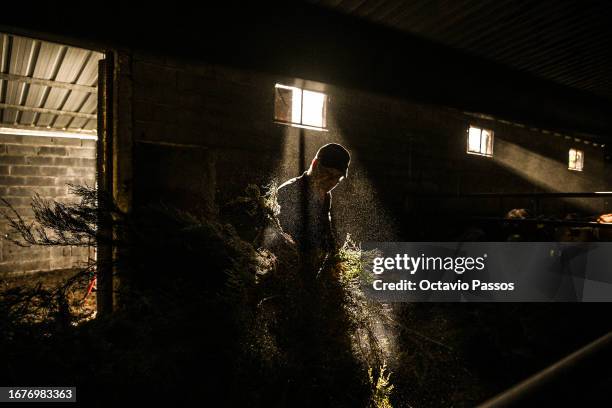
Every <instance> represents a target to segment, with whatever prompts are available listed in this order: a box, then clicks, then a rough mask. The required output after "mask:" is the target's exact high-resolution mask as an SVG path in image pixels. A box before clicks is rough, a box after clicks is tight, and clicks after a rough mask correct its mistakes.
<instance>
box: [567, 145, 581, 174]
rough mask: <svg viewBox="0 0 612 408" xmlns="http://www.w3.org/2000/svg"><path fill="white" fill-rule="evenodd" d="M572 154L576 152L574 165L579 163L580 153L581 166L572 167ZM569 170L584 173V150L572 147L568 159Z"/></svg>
mask: <svg viewBox="0 0 612 408" xmlns="http://www.w3.org/2000/svg"><path fill="white" fill-rule="evenodd" d="M572 152H574V164H577V163H578V161H577V158H578V152H580V166H575V167H571V163H572ZM567 169H568V170H570V171H584V150H580V149H577V148H575V147H570V149H569V151H568V157H567Z"/></svg>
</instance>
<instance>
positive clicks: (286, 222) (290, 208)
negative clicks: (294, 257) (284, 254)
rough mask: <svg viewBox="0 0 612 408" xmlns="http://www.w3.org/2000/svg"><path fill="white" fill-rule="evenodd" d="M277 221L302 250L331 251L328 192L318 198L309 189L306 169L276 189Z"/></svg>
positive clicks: (334, 246) (329, 197)
mask: <svg viewBox="0 0 612 408" xmlns="http://www.w3.org/2000/svg"><path fill="white" fill-rule="evenodd" d="M278 204H279V205H280V215H279V220H280V223H281V227H282V228H283V231H285V232H286V233H288V234H289V235H291V236H292V238H293V239H294V240H295V241H296V243H297V244H298V246H299V247H300V249H301V250H302V251H312V250H316V251H324V252H329V251H333V250H334V249H335V248H336V237H335V231H334V227H333V224H332V220H331V212H330V211H331V193H329V192H328V193H326V194H325V198H324V199H321V198H320V197H318V196H317V195H316V194H314V192H313V191H312V189H311V183H310V181H309V176H307V175H306V172H304V174H302V175H301V176H299V177H295V178H292V179H291V180H288V181H286V182H285V183H283V184H282V185H281V186H280V187H279V188H278Z"/></svg>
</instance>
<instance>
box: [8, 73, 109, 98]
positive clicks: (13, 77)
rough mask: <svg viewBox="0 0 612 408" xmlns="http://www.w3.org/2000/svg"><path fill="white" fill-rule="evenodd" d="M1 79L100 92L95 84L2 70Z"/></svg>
mask: <svg viewBox="0 0 612 408" xmlns="http://www.w3.org/2000/svg"><path fill="white" fill-rule="evenodd" d="M0 79H3V80H5V81H18V82H25V83H26V84H32V85H42V86H48V87H51V88H61V89H69V90H71V91H79V92H87V93H93V94H95V93H98V88H97V87H95V86H88V85H79V84H71V83H69V82H60V81H53V80H50V79H40V78H32V77H28V76H23V75H15V74H5V73H2V72H0Z"/></svg>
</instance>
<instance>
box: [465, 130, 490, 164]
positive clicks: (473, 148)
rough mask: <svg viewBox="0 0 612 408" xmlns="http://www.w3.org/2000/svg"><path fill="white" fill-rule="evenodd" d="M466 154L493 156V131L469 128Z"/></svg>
mask: <svg viewBox="0 0 612 408" xmlns="http://www.w3.org/2000/svg"><path fill="white" fill-rule="evenodd" d="M467 152H468V153H469V154H478V155H481V156H488V157H491V156H493V131H492V130H489V129H481V128H477V127H474V126H470V128H469V129H468V143H467Z"/></svg>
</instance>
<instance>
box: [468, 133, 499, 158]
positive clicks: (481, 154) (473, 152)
mask: <svg viewBox="0 0 612 408" xmlns="http://www.w3.org/2000/svg"><path fill="white" fill-rule="evenodd" d="M470 129H478V130H479V131H480V143H479V144H478V145H479V146H480V147H482V137H483V136H482V132H483V131H487V132H489V135H490V143H489V144H490V146H491V149H490V153H488V154H487V153H486V150H485V153H483V152H482V150H480V148H479V150H478V151H473V150H470ZM466 133H467V138H466V153H467V154H471V155H474V156H482V157H493V154H494V144H495V132H494V131H493V129H488V128H484V127H480V126H476V125H468V128H467V132H466Z"/></svg>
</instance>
